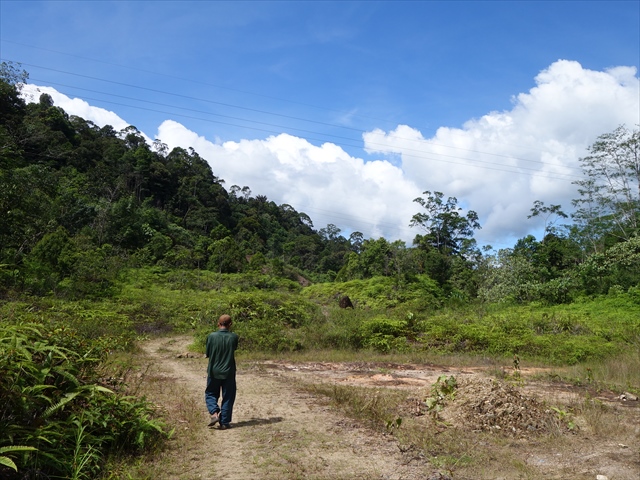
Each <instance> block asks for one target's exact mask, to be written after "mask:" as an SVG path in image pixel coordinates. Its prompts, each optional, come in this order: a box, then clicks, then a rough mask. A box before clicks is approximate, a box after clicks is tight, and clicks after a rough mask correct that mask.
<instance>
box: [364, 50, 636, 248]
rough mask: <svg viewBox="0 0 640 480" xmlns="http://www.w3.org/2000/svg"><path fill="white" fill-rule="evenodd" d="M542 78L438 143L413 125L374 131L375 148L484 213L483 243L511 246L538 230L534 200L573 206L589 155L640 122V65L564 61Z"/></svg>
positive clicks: (423, 182)
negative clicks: (608, 136) (604, 137)
mask: <svg viewBox="0 0 640 480" xmlns="http://www.w3.org/2000/svg"><path fill="white" fill-rule="evenodd" d="M535 81H536V86H535V87H534V88H532V89H531V90H530V91H529V92H528V93H522V94H520V95H518V96H517V97H515V98H514V99H513V103H514V105H513V108H512V109H511V110H509V111H503V112H490V113H488V114H487V115H485V116H483V117H482V118H479V119H472V120H469V121H468V122H466V123H465V124H464V125H463V127H462V128H460V129H454V128H446V127H442V128H440V129H438V130H437V132H436V134H435V135H434V136H433V137H432V138H429V139H423V137H422V134H421V133H420V132H419V131H417V130H415V129H413V128H411V127H408V126H405V125H400V126H398V127H397V128H396V129H395V130H393V131H390V132H383V131H380V130H376V131H373V132H367V133H365V134H364V136H363V138H364V141H365V148H366V149H367V151H369V152H379V153H385V154H386V153H393V154H396V155H398V154H399V155H400V156H401V159H402V162H401V168H402V170H403V172H404V173H405V175H406V177H407V178H410V179H411V180H412V181H413V182H415V183H416V184H417V185H419V186H420V188H421V189H423V190H432V191H433V190H436V191H441V192H443V193H444V194H445V196H454V197H457V198H458V200H459V202H460V204H461V205H465V206H468V207H469V208H471V209H473V210H475V211H476V212H478V214H479V215H480V220H481V223H482V225H483V229H482V230H481V231H480V232H478V233H477V235H476V238H477V239H478V240H480V241H481V242H485V243H493V244H494V245H495V246H500V244H503V243H506V244H509V242H512V240H513V239H515V238H519V237H522V236H524V235H526V234H527V233H529V232H531V231H534V230H535V227H536V225H535V224H533V223H532V221H527V219H526V217H527V215H528V214H529V209H530V208H531V206H532V204H533V202H534V200H542V201H544V202H545V203H546V204H547V205H550V204H561V205H562V206H563V208H564V209H566V210H570V208H571V199H573V198H576V197H577V194H576V191H575V186H574V185H572V184H571V181H573V180H576V179H577V178H578V176H579V175H580V169H579V158H580V157H581V156H584V155H585V153H586V148H587V147H588V146H589V145H591V144H592V143H593V142H594V141H595V139H596V138H597V137H598V136H599V135H601V134H603V133H608V132H611V131H613V130H614V129H615V128H616V127H618V126H619V125H621V124H625V125H627V127H628V128H637V127H636V125H638V124H639V123H640V98H639V96H638V92H639V82H638V78H637V77H636V69H635V68H631V67H616V68H612V69H610V70H608V71H605V72H596V71H591V70H587V69H584V68H583V67H582V66H581V65H580V64H579V63H577V62H571V61H566V60H560V61H557V62H555V63H553V64H552V65H551V66H550V67H549V68H548V69H546V70H544V71H542V72H541V73H540V74H539V75H538V76H537V77H536V79H535Z"/></svg>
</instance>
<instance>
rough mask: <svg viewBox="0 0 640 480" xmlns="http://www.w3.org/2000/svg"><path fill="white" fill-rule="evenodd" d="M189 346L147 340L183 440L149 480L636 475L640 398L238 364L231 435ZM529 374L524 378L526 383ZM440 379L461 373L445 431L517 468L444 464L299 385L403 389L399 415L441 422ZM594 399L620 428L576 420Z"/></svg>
mask: <svg viewBox="0 0 640 480" xmlns="http://www.w3.org/2000/svg"><path fill="white" fill-rule="evenodd" d="M191 341H192V339H191V337H188V336H179V337H165V338H156V339H153V340H150V341H148V342H145V343H144V344H143V345H142V347H143V351H144V360H143V363H146V364H147V365H149V368H147V369H146V372H145V373H144V374H141V386H142V392H143V393H146V394H147V395H148V396H149V398H150V400H152V401H154V402H155V403H156V404H158V406H159V407H160V408H161V409H162V410H163V411H164V413H165V415H166V416H167V418H168V420H169V421H170V422H171V423H172V424H173V425H175V426H176V435H175V436H174V439H173V440H172V441H171V442H170V444H169V446H168V447H167V449H166V450H165V451H164V452H162V454H161V455H159V456H158V457H156V458H154V459H151V460H150V461H145V462H142V463H141V465H139V466H138V467H137V468H138V471H137V474H138V475H139V476H141V477H145V476H147V477H149V478H157V479H181V478H184V479H196V478H202V479H213V478H216V479H276V478H277V479H297V478H309V479H397V480H400V479H434V480H435V479H441V480H444V479H447V478H449V479H456V480H458V479H469V480H470V479H472V478H474V479H482V478H486V479H498V478H502V479H505V480H506V479H511V478H548V479H592V480H593V479H595V478H596V476H597V475H605V476H607V477H608V479H609V480H613V479H616V480H637V479H638V478H640V407H639V405H638V403H639V402H622V401H621V400H619V398H618V395H616V394H614V393H613V392H603V391H599V392H595V391H592V392H587V391H585V390H584V389H578V388H576V387H574V386H572V385H563V384H557V383H550V382H535V381H531V380H528V379H527V380H525V381H524V382H522V384H521V385H519V386H518V385H515V386H514V385H511V384H508V383H505V382H500V381H496V380H495V379H491V378H489V377H488V376H487V375H486V372H484V371H483V369H482V368H450V367H447V368H445V367H440V366H437V365H398V364H384V363H365V362H362V363H359V362H352V363H329V362H326V363H324V362H307V363H291V362H279V361H269V362H260V363H247V364H241V365H240V368H239V371H238V397H237V400H236V407H235V410H234V418H233V422H232V424H233V428H232V429H230V430H226V431H220V430H218V429H215V428H214V429H210V428H207V420H208V414H207V412H206V409H205V406H204V387H205V381H206V373H205V371H206V359H205V358H202V357H199V356H195V355H193V354H189V355H184V353H185V352H187V346H188V344H189V343H190V342H191ZM143 371H145V370H144V369H143ZM529 373H531V372H529V371H527V370H526V369H522V371H521V374H522V376H523V377H524V378H525V379H526V378H527V375H528V374H529ZM441 375H447V376H449V375H454V376H455V377H456V379H457V381H458V384H459V387H458V389H457V391H456V395H455V397H454V398H453V399H448V400H447V401H446V404H445V406H444V408H443V409H442V411H441V412H440V415H439V420H438V421H441V422H442V423H443V428H448V429H455V430H456V431H459V432H461V433H462V434H464V432H468V433H469V435H472V434H473V435H481V436H480V437H478V438H479V439H483V438H485V439H487V440H486V448H485V450H486V451H483V452H484V453H483V455H486V456H487V458H489V459H490V457H491V455H492V448H494V445H497V446H498V447H496V448H499V449H501V450H502V452H501V453H500V455H504V450H505V449H507V450H508V451H509V455H510V457H509V463H510V465H504V466H501V467H500V468H494V467H492V465H494V464H492V463H491V461H490V460H484V467H483V468H475V469H474V468H459V469H443V468H441V466H440V465H437V464H433V463H431V462H429V461H428V460H427V456H425V455H422V454H416V450H415V449H413V448H410V446H407V445H402V444H401V442H400V441H399V440H398V438H399V435H396V434H393V433H392V431H391V430H389V431H379V430H374V429H371V428H368V427H367V426H366V425H364V424H362V423H361V422H358V421H355V420H353V419H351V418H349V417H347V416H346V415H345V414H344V413H341V411H340V410H339V409H337V408H334V407H332V406H331V404H330V402H329V401H328V400H327V399H326V398H323V397H318V396H314V395H312V394H310V393H308V391H306V390H305V389H303V388H300V385H301V384H302V383H316V384H318V383H329V384H333V385H347V386H358V387H366V388H372V389H376V390H384V389H400V390H403V391H406V392H407V394H408V397H409V400H408V403H407V404H406V405H405V406H404V408H401V409H400V410H399V411H398V412H397V413H398V415H401V416H405V417H411V418H412V419H413V421H415V422H429V421H433V419H432V418H431V416H430V415H428V414H427V412H426V411H425V408H424V399H425V398H426V397H427V396H429V395H430V394H431V393H430V392H431V385H432V384H433V383H434V382H436V380H437V379H438V377H440V376H441ZM586 397H587V398H589V399H591V400H590V402H591V403H593V399H596V401H597V402H598V403H597V404H598V405H601V409H602V412H603V413H602V415H603V416H607V418H608V419H609V420H610V419H611V418H614V419H617V425H613V426H612V425H610V424H609V423H607V422H604V423H603V425H602V426H601V427H600V428H598V425H597V423H594V419H592V418H587V419H583V418H581V417H580V416H579V415H572V414H571V413H570V411H571V409H572V408H574V407H575V406H578V405H581V404H582V403H583V402H584V400H585V398H586ZM552 406H553V407H554V408H555V409H556V410H557V411H556V410H554V409H553V408H551V407H552ZM574 410H575V409H574ZM596 414H597V412H596V413H595V414H594V415H596ZM563 415H564V416H566V418H562V417H563ZM569 420H570V421H571V422H572V424H573V426H572V427H571V428H569V427H568V425H569V423H568V422H569ZM609 420H608V421H609ZM616 427H624V428H616ZM382 430H383V429H382ZM482 435H484V437H482ZM481 441H484V440H481ZM483 448H484V447H483ZM496 455H497V452H496ZM498 456H499V455H498ZM503 467H504V468H503ZM136 478H137V477H136Z"/></svg>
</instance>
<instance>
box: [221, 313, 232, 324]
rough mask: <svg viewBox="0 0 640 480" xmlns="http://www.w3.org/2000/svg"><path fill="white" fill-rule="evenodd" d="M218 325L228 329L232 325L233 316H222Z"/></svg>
mask: <svg viewBox="0 0 640 480" xmlns="http://www.w3.org/2000/svg"><path fill="white" fill-rule="evenodd" d="M218 325H220V326H221V327H228V326H229V325H231V315H227V314H225V315H220V318H219V319H218Z"/></svg>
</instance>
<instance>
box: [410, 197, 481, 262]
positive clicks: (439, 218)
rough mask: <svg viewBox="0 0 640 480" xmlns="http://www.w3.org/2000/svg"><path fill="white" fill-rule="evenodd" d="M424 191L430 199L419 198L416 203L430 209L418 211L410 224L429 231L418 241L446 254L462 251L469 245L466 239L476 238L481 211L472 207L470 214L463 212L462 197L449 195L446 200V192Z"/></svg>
mask: <svg viewBox="0 0 640 480" xmlns="http://www.w3.org/2000/svg"><path fill="white" fill-rule="evenodd" d="M423 194H424V195H426V196H427V198H426V199H424V198H422V197H418V198H416V199H415V200H414V202H416V203H418V204H420V205H421V206H422V207H424V209H425V210H426V212H419V213H416V214H415V215H414V216H413V217H412V219H411V223H409V226H411V227H416V226H417V227H420V228H422V229H423V230H425V231H426V232H427V234H426V235H424V236H421V238H420V239H417V240H419V243H426V244H429V245H431V246H432V247H434V248H436V249H437V250H438V251H439V252H440V253H443V254H445V255H450V254H457V253H460V252H461V250H462V249H463V248H464V246H465V242H464V241H465V240H467V239H470V238H471V237H473V231H474V230H476V229H480V228H481V227H480V223H479V222H478V214H477V213H476V212H474V211H473V210H469V211H468V212H467V215H466V216H463V215H461V214H460V213H459V212H461V211H462V208H461V207H458V199H457V198H455V197H449V198H448V199H447V200H446V201H445V200H444V194H443V193H442V192H433V193H431V192H430V191H428V190H427V191H425V192H424V193H423ZM414 243H416V242H415V241H414Z"/></svg>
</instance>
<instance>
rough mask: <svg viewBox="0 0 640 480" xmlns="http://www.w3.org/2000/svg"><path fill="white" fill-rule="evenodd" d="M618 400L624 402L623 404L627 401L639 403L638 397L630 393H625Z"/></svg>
mask: <svg viewBox="0 0 640 480" xmlns="http://www.w3.org/2000/svg"><path fill="white" fill-rule="evenodd" d="M618 398H619V399H620V400H622V401H623V402H626V401H631V402H637V401H638V396H637V395H634V394H633V393H629V392H624V393H623V394H622V395H620V396H619V397H618Z"/></svg>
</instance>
